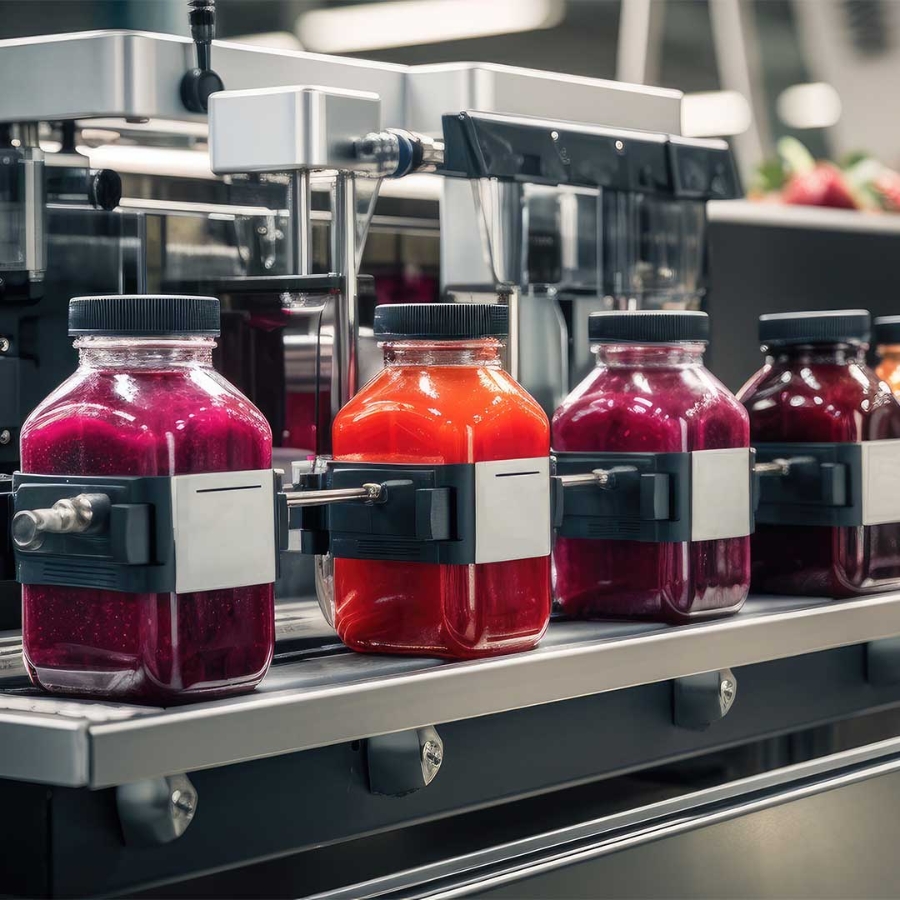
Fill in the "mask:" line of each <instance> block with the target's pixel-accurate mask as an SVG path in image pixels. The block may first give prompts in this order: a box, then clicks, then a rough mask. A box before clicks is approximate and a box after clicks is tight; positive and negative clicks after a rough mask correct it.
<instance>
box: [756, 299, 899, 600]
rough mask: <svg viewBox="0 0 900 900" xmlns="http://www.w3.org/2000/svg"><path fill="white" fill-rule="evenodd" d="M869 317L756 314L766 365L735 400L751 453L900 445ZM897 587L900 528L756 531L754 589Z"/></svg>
mask: <svg viewBox="0 0 900 900" xmlns="http://www.w3.org/2000/svg"><path fill="white" fill-rule="evenodd" d="M869 331H870V324H869V314H868V313H867V312H866V311H865V310H837V311H834V312H799V313H784V314H777V315H770V316H762V317H761V319H760V325H759V337H760V342H761V343H762V344H763V347H764V349H765V350H766V354H767V356H766V363H765V365H764V366H763V368H762V369H760V371H759V372H757V374H756V375H754V376H753V378H751V379H750V381H749V382H748V383H747V384H746V385H745V386H744V387H743V388H742V390H741V392H740V394H739V396H740V399H741V402H742V403H743V404H744V406H745V407H746V408H747V411H748V412H749V414H750V435H751V438H752V441H753V443H754V445H756V444H760V445H761V446H762V445H763V444H765V443H788V444H790V443H809V442H824V443H860V442H866V441H879V440H890V439H897V438H900V405H898V403H897V402H896V401H895V400H894V398H893V396H892V395H891V391H890V388H889V387H888V386H887V385H886V384H884V382H882V381H880V380H879V379H878V378H877V377H876V375H875V373H874V372H873V371H872V370H871V369H870V368H869V367H868V366H867V365H866V361H865V354H866V349H867V347H868V342H869ZM898 585H900V525H898V524H880V525H860V526H855V527H830V526H816V525H804V526H796V525H771V524H757V527H756V532H755V534H754V536H753V587H754V590H759V591H764V592H767V593H785V594H802V595H810V596H831V597H847V596H852V595H854V594H859V593H866V592H871V591H878V590H885V589H888V588H891V587H896V586H898Z"/></svg>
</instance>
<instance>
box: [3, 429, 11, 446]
mask: <svg viewBox="0 0 900 900" xmlns="http://www.w3.org/2000/svg"><path fill="white" fill-rule="evenodd" d="M11 440H12V434H11V432H10V430H9V429H8V428H4V429H3V431H0V444H8V443H9V442H10V441H11Z"/></svg>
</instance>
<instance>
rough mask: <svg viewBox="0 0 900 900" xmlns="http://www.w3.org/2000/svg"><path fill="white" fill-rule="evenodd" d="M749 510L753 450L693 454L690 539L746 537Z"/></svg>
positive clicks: (742, 448) (712, 539)
mask: <svg viewBox="0 0 900 900" xmlns="http://www.w3.org/2000/svg"><path fill="white" fill-rule="evenodd" d="M750 513H751V510H750V450H749V449H748V448H746V447H738V448H735V449H729V450H695V451H694V452H693V453H691V540H692V541H716V540H722V539H725V538H734V537H746V536H747V535H748V534H750V530H751V521H752V520H751V515H750Z"/></svg>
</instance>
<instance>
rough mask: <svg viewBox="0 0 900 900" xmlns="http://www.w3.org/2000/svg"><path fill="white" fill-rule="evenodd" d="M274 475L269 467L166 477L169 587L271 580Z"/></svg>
mask: <svg viewBox="0 0 900 900" xmlns="http://www.w3.org/2000/svg"><path fill="white" fill-rule="evenodd" d="M274 504H275V477H274V474H273V472H272V470H271V469H259V470H257V471H251V472H212V473H209V474H204V475H176V476H175V477H174V478H173V479H172V522H173V524H174V532H175V591H176V592H177V593H179V594H188V593H192V592H194V591H214V590H219V589H223V588H235V587H247V586H249V585H251V584H270V583H271V582H273V581H275V524H274V522H275V519H274V509H275V506H274Z"/></svg>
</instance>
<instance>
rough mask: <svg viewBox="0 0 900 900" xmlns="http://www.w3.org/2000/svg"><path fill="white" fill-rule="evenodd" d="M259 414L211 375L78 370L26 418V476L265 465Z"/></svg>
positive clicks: (268, 445)
mask: <svg viewBox="0 0 900 900" xmlns="http://www.w3.org/2000/svg"><path fill="white" fill-rule="evenodd" d="M271 456H272V432H271V429H270V427H269V424H268V422H267V420H266V419H265V417H264V416H263V415H262V413H261V412H260V411H259V410H258V409H256V407H255V406H253V404H252V403H251V402H250V401H249V400H247V398H246V397H244V396H243V395H242V394H241V393H240V392H239V391H237V389H235V388H234V387H233V386H232V385H231V384H230V383H229V382H227V381H226V380H225V379H224V378H222V376H220V375H219V374H218V373H217V372H215V371H214V370H211V369H210V370H206V369H192V370H189V371H178V372H168V371H167V372H165V373H153V372H140V373H134V372H129V373H124V372H115V371H97V370H92V369H79V370H77V371H76V372H75V373H74V374H73V375H72V376H70V377H69V378H68V379H67V380H66V381H65V382H63V384H61V385H60V386H59V387H58V388H57V389H56V390H55V391H54V392H53V393H51V394H50V395H49V396H48V397H47V398H46V399H45V400H44V401H43V402H42V403H41V404H40V405H39V406H38V407H37V408H36V409H35V410H34V411H33V412H32V413H31V415H30V416H29V417H28V418H27V420H26V421H25V423H24V424H23V426H22V432H21V458H22V465H23V468H25V469H26V470H28V471H34V472H40V471H47V472H52V471H59V472H62V471H69V472H71V473H72V474H91V473H92V472H94V471H110V472H113V471H114V472H116V473H118V474H145V475H151V474H179V473H187V472H201V471H226V470H229V469H256V468H267V467H269V466H270V465H271Z"/></svg>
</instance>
